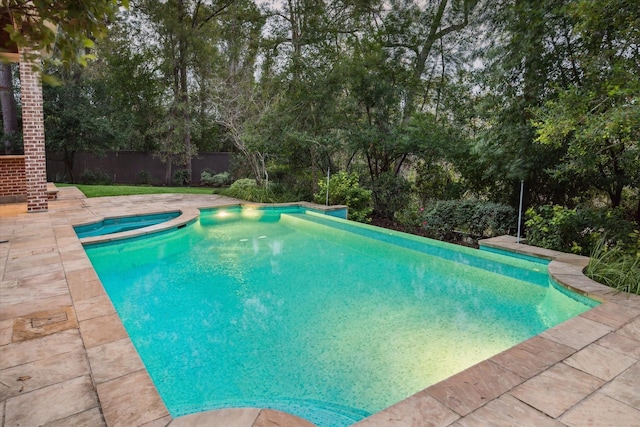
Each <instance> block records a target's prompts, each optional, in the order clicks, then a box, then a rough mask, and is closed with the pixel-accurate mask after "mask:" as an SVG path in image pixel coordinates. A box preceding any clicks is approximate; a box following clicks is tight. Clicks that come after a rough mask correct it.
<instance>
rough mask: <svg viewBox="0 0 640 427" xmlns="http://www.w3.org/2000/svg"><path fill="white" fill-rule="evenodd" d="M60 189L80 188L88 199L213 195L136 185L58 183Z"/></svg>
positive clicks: (196, 189) (197, 189)
mask: <svg viewBox="0 0 640 427" xmlns="http://www.w3.org/2000/svg"><path fill="white" fill-rule="evenodd" d="M56 186H58V187H65V186H66V187H68V186H73V187H78V189H79V190H80V191H82V192H83V193H84V195H85V196H87V197H110V196H133V195H138V194H171V193H175V194H211V189H209V188H202V187H151V186H134V185H82V184H80V185H75V184H74V185H72V184H61V183H59V182H56Z"/></svg>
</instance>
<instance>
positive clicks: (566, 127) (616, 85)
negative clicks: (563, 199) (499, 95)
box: [535, 0, 640, 222]
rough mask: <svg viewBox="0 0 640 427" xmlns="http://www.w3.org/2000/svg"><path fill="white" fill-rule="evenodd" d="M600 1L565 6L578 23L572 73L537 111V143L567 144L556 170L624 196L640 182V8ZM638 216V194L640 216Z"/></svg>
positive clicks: (616, 201) (617, 199)
mask: <svg viewBox="0 0 640 427" xmlns="http://www.w3.org/2000/svg"><path fill="white" fill-rule="evenodd" d="M637 6H638V5H637V2H634V1H620V2H616V7H613V8H612V7H610V5H609V4H607V3H603V2H599V1H594V0H579V1H574V2H570V3H568V4H567V6H566V9H565V10H564V13H565V14H566V16H567V19H570V20H572V21H573V22H574V23H575V24H574V26H573V28H572V29H571V33H570V34H569V35H568V38H571V40H572V41H573V43H572V45H573V47H574V48H573V51H572V55H571V56H570V57H569V59H570V60H571V68H572V70H571V71H572V73H573V78H572V79H571V80H570V84H568V85H567V86H566V87H564V88H560V89H559V90H558V91H557V95H556V96H555V97H553V98H551V99H549V100H548V101H547V102H545V104H544V106H541V107H540V108H538V109H536V110H535V112H536V113H537V116H536V121H535V126H536V129H537V131H538V141H539V142H541V143H543V144H545V145H547V146H552V147H563V148H564V149H565V150H566V154H565V155H564V157H563V159H562V162H561V163H560V164H559V165H558V166H557V167H556V169H555V170H556V172H557V173H558V174H560V175H562V176H565V177H573V176H575V177H579V178H581V179H584V180H586V181H588V182H589V183H590V184H591V185H592V186H593V187H595V188H596V189H598V190H600V191H603V192H604V193H606V194H607V195H608V196H609V199H610V202H611V206H612V207H617V206H619V205H620V203H621V202H622V194H623V190H624V188H625V187H633V188H639V187H640V125H639V123H640V95H639V94H640V8H638V7H637ZM636 216H637V218H638V220H639V222H640V200H639V201H638V210H637V214H636Z"/></svg>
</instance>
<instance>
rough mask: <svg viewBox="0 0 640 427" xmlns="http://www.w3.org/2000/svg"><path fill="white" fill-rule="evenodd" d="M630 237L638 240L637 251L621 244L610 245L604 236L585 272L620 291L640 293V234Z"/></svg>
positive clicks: (595, 248)
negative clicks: (625, 248)
mask: <svg viewBox="0 0 640 427" xmlns="http://www.w3.org/2000/svg"><path fill="white" fill-rule="evenodd" d="M630 237H632V238H633V237H635V239H636V240H637V242H636V245H635V247H636V251H635V253H634V251H632V250H628V249H627V250H624V248H623V247H621V246H615V247H609V245H608V244H607V242H606V239H604V238H601V239H600V240H598V242H597V244H596V245H595V246H594V248H593V251H592V252H591V258H590V259H589V265H587V268H586V269H585V274H586V276H587V277H589V278H591V279H593V280H595V281H596V282H600V283H602V284H604V285H607V286H609V287H611V288H613V289H616V290H618V291H621V292H629V293H634V294H636V295H640V234H639V233H638V232H635V233H634V234H633V235H632V236H630Z"/></svg>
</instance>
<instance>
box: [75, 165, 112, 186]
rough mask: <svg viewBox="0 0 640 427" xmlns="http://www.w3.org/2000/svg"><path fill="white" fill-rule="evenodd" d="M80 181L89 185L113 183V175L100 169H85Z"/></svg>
mask: <svg viewBox="0 0 640 427" xmlns="http://www.w3.org/2000/svg"><path fill="white" fill-rule="evenodd" d="M78 182H79V183H80V184H88V185H110V184H112V183H113V181H112V180H111V176H109V174H108V173H106V172H104V171H102V170H100V169H96V170H90V169H87V170H85V171H84V172H82V174H81V175H80V178H78Z"/></svg>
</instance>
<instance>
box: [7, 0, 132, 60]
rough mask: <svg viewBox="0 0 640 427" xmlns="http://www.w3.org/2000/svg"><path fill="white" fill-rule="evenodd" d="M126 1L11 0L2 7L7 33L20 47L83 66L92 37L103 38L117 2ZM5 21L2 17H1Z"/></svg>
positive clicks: (116, 9) (124, 1)
mask: <svg viewBox="0 0 640 427" xmlns="http://www.w3.org/2000/svg"><path fill="white" fill-rule="evenodd" d="M128 3H129V2H128V0H92V1H86V2H85V1H82V2H79V1H75V0H56V1H53V2H43V1H31V0H11V1H9V2H8V4H6V6H3V11H2V13H3V14H6V18H7V22H6V24H5V25H4V28H2V30H0V31H4V32H6V33H7V34H8V35H9V37H10V39H11V40H12V41H13V42H14V43H15V44H16V45H17V47H18V49H19V50H23V49H27V50H28V51H29V52H31V53H30V55H31V56H32V57H33V56H34V55H37V54H36V52H44V54H45V56H50V55H55V57H56V59H57V60H59V61H60V62H62V63H63V64H65V65H71V64H76V63H78V64H82V65H86V63H87V60H88V59H91V58H92V57H93V56H92V55H91V54H89V53H87V51H86V48H91V47H93V45H94V41H95V40H99V39H102V38H103V37H104V36H105V34H106V31H107V24H108V22H109V21H112V20H113V19H114V18H115V15H116V12H117V11H118V8H119V7H120V5H122V6H124V7H128ZM2 21H3V23H5V20H4V19H3V20H2Z"/></svg>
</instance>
